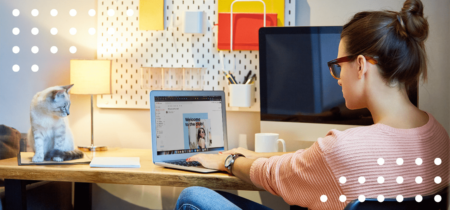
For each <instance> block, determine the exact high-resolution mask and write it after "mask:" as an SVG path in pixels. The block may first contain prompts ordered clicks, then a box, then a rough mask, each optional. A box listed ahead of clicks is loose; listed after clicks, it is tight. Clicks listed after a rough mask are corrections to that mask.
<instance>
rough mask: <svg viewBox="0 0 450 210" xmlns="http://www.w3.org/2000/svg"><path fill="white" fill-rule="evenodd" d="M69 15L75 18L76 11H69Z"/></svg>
mask: <svg viewBox="0 0 450 210" xmlns="http://www.w3.org/2000/svg"><path fill="white" fill-rule="evenodd" d="M69 15H70V16H72V17H75V16H76V15H77V11H76V10H74V9H71V10H70V11H69Z"/></svg>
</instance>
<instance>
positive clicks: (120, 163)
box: [89, 157, 141, 168]
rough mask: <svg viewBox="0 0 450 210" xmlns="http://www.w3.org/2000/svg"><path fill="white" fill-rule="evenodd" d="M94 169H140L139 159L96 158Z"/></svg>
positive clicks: (92, 164)
mask: <svg viewBox="0 0 450 210" xmlns="http://www.w3.org/2000/svg"><path fill="white" fill-rule="evenodd" d="M89 165H90V166H91V167H93V168H140V167H141V163H140V162H139V157H94V158H93V159H92V161H91V164H89Z"/></svg>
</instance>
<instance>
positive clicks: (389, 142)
mask: <svg viewBox="0 0 450 210" xmlns="http://www.w3.org/2000/svg"><path fill="white" fill-rule="evenodd" d="M428 115H429V121H428V123H427V124H425V125H424V126H421V127H418V128H413V129H397V128H393V127H390V126H387V125H384V124H374V125H372V126H366V127H357V128H352V129H347V130H345V131H338V130H331V131H329V132H328V134H327V135H326V137H324V138H319V139H318V141H317V142H315V143H314V144H313V145H312V146H311V147H310V148H308V149H305V150H298V151H297V152H295V153H290V154H286V155H282V156H275V157H271V158H260V159H258V160H256V161H255V162H254V163H253V164H252V166H251V169H250V179H251V180H252V182H253V184H255V185H256V186H258V187H261V188H264V189H266V190H267V191H269V192H270V193H272V194H274V195H278V196H281V197H282V198H283V199H284V200H285V201H286V202H287V203H288V204H290V205H298V206H303V207H308V208H309V209H313V210H318V209H326V210H331V209H344V208H345V206H346V205H347V204H348V203H349V202H350V201H352V200H354V199H358V197H359V195H364V196H365V198H377V197H378V196H379V195H383V196H384V198H396V197H397V196H398V195H402V196H403V198H407V197H415V196H416V195H422V196H426V195H430V194H434V193H437V192H438V191H440V190H442V189H443V188H445V187H446V183H449V143H450V139H449V136H448V134H447V132H446V131H445V129H444V128H443V127H442V126H441V125H440V124H439V122H437V121H436V120H435V119H434V117H433V116H431V114H428ZM379 158H383V159H384V164H382V165H380V164H379V163H378V159H379ZM398 158H402V159H403V164H401V165H398V164H397V159H398ZM417 158H421V160H422V163H421V164H420V165H418V164H417V163H416V162H417V161H416V159H417ZM436 158H440V159H441V162H442V163H441V164H440V165H436V164H435V159H436ZM419 176H420V177H421V178H422V180H423V181H422V182H420V183H416V180H417V179H416V178H417V177H419ZM436 176H439V177H441V179H442V181H441V182H440V183H439V184H436V183H435V177H436ZM341 177H345V179H346V182H344V183H341V182H340V179H341V180H343V178H341ZM360 177H364V178H365V182H363V183H362V184H361V183H360V182H359V181H358V179H359V178H360ZM379 177H382V178H379ZM398 177H402V178H403V182H402V183H400V184H399V183H397V179H398ZM383 178H384V182H382V183H379V182H378V180H380V181H381V180H382V179H383ZM419 180H420V178H419ZM323 195H325V196H326V197H327V200H326V201H325V202H322V201H321V196H323ZM341 195H344V196H346V200H345V201H344V202H341V201H340V199H339V198H340V196H341ZM323 197H324V196H323Z"/></svg>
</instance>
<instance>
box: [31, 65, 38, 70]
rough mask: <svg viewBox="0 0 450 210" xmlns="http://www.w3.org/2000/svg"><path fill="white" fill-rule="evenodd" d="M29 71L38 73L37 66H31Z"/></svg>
mask: <svg viewBox="0 0 450 210" xmlns="http://www.w3.org/2000/svg"><path fill="white" fill-rule="evenodd" d="M31 71H33V72H37V71H39V66H38V65H36V64H34V65H32V66H31Z"/></svg>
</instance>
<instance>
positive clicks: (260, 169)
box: [250, 132, 345, 209]
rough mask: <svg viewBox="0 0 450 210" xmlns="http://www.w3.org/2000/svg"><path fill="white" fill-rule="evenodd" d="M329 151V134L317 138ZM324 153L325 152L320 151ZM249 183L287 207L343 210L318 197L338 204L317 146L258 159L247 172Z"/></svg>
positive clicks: (341, 205)
mask: <svg viewBox="0 0 450 210" xmlns="http://www.w3.org/2000/svg"><path fill="white" fill-rule="evenodd" d="M319 141H321V145H323V141H325V142H327V143H325V144H326V145H329V147H332V145H333V142H335V141H336V137H335V136H334V135H333V134H332V133H331V132H330V133H328V136H326V137H325V138H323V139H322V138H320V139H319ZM323 149H326V148H323ZM250 179H251V181H252V182H253V184H255V185H256V186H257V187H260V188H264V189H265V190H267V191H269V192H270V193H272V194H274V195H278V196H281V197H282V198H283V199H284V200H285V201H286V202H287V203H288V204H290V205H298V206H303V207H308V208H310V209H343V208H344V207H345V204H344V203H341V202H321V200H320V198H321V196H322V195H326V196H327V200H329V201H330V200H335V201H338V200H339V196H340V195H342V192H341V188H340V187H339V184H338V180H337V179H336V178H335V176H334V175H333V173H332V171H331V170H330V167H329V166H328V164H327V162H326V159H325V154H324V152H323V151H322V149H321V147H320V145H319V142H315V143H314V144H313V145H312V146H311V147H310V148H308V149H306V150H299V151H297V152H295V153H289V154H286V155H282V156H274V157H271V158H260V159H257V160H256V161H255V162H253V164H252V166H251V168H250Z"/></svg>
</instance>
